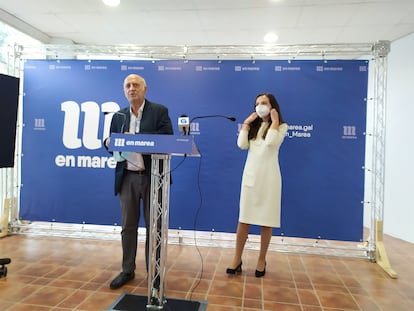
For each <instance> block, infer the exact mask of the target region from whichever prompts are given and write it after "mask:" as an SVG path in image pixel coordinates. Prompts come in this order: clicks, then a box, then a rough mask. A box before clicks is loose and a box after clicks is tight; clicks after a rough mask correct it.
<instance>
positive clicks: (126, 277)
mask: <svg viewBox="0 0 414 311" xmlns="http://www.w3.org/2000/svg"><path fill="white" fill-rule="evenodd" d="M134 277H135V273H134V272H131V273H125V272H121V273H120V274H119V275H118V276H117V277H116V278H115V279H113V280H112V282H111V284H110V285H109V287H110V288H111V289H117V288H120V287H122V286H123V285H125V284H126V283H128V282H129V281H131V280H132V279H133V278H134Z"/></svg>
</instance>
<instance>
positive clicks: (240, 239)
mask: <svg viewBox="0 0 414 311" xmlns="http://www.w3.org/2000/svg"><path fill="white" fill-rule="evenodd" d="M249 228H250V225H249V224H245V223H242V222H239V223H238V225H237V234H236V251H235V253H234V257H233V262H232V264H231V266H230V268H233V269H234V268H236V267H237V266H238V265H239V264H240V262H241V261H242V254H243V250H244V245H245V244H246V240H247V235H248V234H249Z"/></svg>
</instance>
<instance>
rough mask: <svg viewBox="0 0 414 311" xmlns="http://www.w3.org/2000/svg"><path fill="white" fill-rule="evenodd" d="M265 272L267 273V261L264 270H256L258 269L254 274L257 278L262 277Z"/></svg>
mask: <svg viewBox="0 0 414 311" xmlns="http://www.w3.org/2000/svg"><path fill="white" fill-rule="evenodd" d="M265 274H266V263H265V267H264V269H263V271H259V270H256V271H255V272H254V275H255V276H256V277H257V278H261V277H262V276H264V275H265Z"/></svg>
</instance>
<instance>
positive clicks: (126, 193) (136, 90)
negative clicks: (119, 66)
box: [105, 74, 173, 289]
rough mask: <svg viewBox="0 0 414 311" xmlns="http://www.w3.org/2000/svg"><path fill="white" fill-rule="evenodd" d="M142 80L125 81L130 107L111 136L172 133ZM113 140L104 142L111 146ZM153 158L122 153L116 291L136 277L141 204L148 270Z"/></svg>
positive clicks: (135, 77)
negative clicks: (120, 262) (119, 241)
mask: <svg viewBox="0 0 414 311" xmlns="http://www.w3.org/2000/svg"><path fill="white" fill-rule="evenodd" d="M146 92H147V85H146V82H145V80H144V78H143V77H141V76H139V75H136V74H131V75H128V76H127V77H126V78H125V80H124V93H125V97H126V98H127V99H128V101H129V104H130V106H129V107H127V108H123V109H121V110H120V111H119V112H117V113H116V114H114V115H113V118H112V122H111V130H110V132H111V133H129V134H136V133H143V134H173V128H172V124H171V119H170V117H169V115H168V109H167V108H166V107H165V106H163V105H160V104H156V103H153V102H150V101H148V100H147V99H146V98H145V94H146ZM109 141H110V137H108V138H106V139H105V147H106V148H108V146H109ZM150 187H151V155H148V154H145V155H143V154H140V153H136V152H131V153H125V154H121V159H120V161H118V162H117V165H116V168H115V195H119V198H120V203H121V213H122V231H121V238H122V255H123V256H122V271H121V273H120V274H119V275H118V276H117V277H116V278H115V279H114V280H113V281H112V282H111V284H110V288H111V289H117V288H120V287H121V286H123V285H124V284H126V283H127V282H129V281H130V280H132V279H133V278H134V277H135V272H134V271H135V258H136V253H137V238H138V231H137V230H138V224H139V219H140V201H141V200H142V203H143V204H142V205H143V214H144V220H145V227H146V241H145V260H146V268H147V271H148V252H149V231H150V230H149V225H150V224H149V218H150Z"/></svg>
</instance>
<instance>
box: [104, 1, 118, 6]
mask: <svg viewBox="0 0 414 311" xmlns="http://www.w3.org/2000/svg"><path fill="white" fill-rule="evenodd" d="M102 2H103V3H104V4H106V5H107V6H112V7H116V6H118V5H119V4H120V3H121V0H102Z"/></svg>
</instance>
